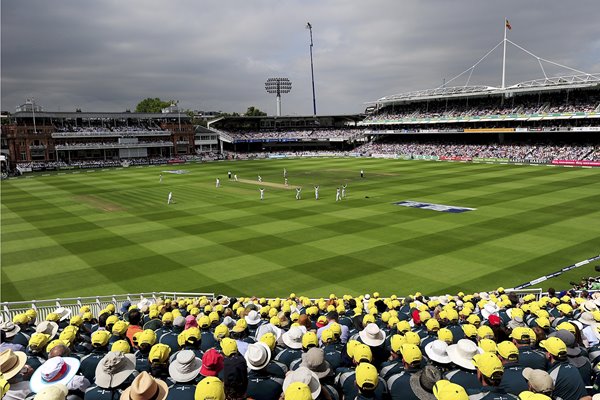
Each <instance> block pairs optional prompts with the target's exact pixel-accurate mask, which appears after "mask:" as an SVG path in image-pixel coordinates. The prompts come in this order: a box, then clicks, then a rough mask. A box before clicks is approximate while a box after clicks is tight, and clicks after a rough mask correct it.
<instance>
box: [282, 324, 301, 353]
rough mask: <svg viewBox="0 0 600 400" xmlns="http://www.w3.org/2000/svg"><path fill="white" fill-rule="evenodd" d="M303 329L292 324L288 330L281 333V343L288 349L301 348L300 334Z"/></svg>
mask: <svg viewBox="0 0 600 400" xmlns="http://www.w3.org/2000/svg"><path fill="white" fill-rule="evenodd" d="M303 333H304V331H303V330H302V328H300V327H297V326H293V327H291V328H290V330H289V331H287V332H285V333H284V334H283V335H281V339H282V340H283V343H284V344H285V345H286V346H287V347H289V348H290V349H301V348H302V336H303Z"/></svg>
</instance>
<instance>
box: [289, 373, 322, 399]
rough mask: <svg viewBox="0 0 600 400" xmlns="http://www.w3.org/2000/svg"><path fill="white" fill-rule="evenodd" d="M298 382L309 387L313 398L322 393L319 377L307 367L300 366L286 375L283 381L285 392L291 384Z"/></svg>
mask: <svg viewBox="0 0 600 400" xmlns="http://www.w3.org/2000/svg"><path fill="white" fill-rule="evenodd" d="M298 382H300V383H302V384H305V385H307V386H308V387H309V389H310V392H311V398H313V399H316V398H317V397H319V394H320V393H321V383H320V382H319V378H318V377H317V376H316V375H315V374H314V373H313V372H312V371H310V370H309V369H308V368H306V367H299V368H298V369H296V370H294V371H291V372H289V373H288V374H287V375H286V376H285V380H284V381H283V391H284V393H285V392H286V390H287V389H288V388H289V387H290V385H292V384H294V383H298Z"/></svg>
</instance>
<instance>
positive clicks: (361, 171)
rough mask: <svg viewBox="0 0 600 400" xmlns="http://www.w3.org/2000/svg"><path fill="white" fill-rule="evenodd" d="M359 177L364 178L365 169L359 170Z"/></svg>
mask: <svg viewBox="0 0 600 400" xmlns="http://www.w3.org/2000/svg"><path fill="white" fill-rule="evenodd" d="M360 177H361V178H364V177H365V171H363V170H362V169H361V170H360Z"/></svg>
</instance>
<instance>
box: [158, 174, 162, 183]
mask: <svg viewBox="0 0 600 400" xmlns="http://www.w3.org/2000/svg"><path fill="white" fill-rule="evenodd" d="M158 183H162V174H160V175H159V176H158Z"/></svg>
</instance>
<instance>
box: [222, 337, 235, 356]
mask: <svg viewBox="0 0 600 400" xmlns="http://www.w3.org/2000/svg"><path fill="white" fill-rule="evenodd" d="M221 349H222V350H223V354H224V355H225V356H226V357H230V356H232V355H234V354H237V352H238V347H237V342H236V341H235V340H234V339H230V338H223V340H221Z"/></svg>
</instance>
